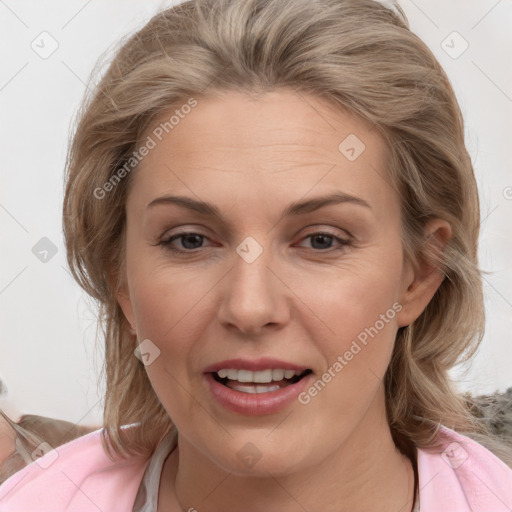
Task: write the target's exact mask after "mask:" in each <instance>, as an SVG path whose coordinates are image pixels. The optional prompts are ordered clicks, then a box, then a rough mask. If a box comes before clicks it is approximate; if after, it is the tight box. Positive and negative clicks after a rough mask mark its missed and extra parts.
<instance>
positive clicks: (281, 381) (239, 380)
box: [212, 368, 312, 394]
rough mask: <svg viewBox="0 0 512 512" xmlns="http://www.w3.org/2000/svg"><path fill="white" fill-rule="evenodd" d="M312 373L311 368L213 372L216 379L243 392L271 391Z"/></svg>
mask: <svg viewBox="0 0 512 512" xmlns="http://www.w3.org/2000/svg"><path fill="white" fill-rule="evenodd" d="M310 373H312V370H310V369H309V368H308V369H307V370H304V371H302V372H297V371H295V370H282V369H268V370H262V371H255V372H253V371H249V370H235V369H222V370H219V371H217V372H212V376H213V378H214V380H215V381H217V382H218V383H220V384H222V385H223V386H225V387H227V388H230V389H233V390H235V391H240V392H242V393H252V394H255V393H269V392H272V391H277V390H279V389H282V388H285V387H287V386H290V385H292V384H295V383H296V382H299V381H300V380H301V379H303V378H304V377H305V376H306V375H309V374H310Z"/></svg>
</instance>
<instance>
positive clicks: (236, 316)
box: [218, 250, 290, 334]
mask: <svg viewBox="0 0 512 512" xmlns="http://www.w3.org/2000/svg"><path fill="white" fill-rule="evenodd" d="M272 263H273V262H272V258H271V256H270V251H269V250H264V251H263V252H262V254H260V255H259V257H258V258H257V259H256V260H255V261H252V262H248V261H246V260H244V259H243V258H242V257H240V256H239V255H238V254H235V256H234V267H233V269H232V270H231V272H229V273H228V276H227V279H226V281H225V283H224V286H223V287H222V290H221V293H222V297H221V300H220V307H219V309H218V319H219V321H220V323H221V324H222V325H223V326H224V327H226V328H228V329H231V330H233V329H235V330H238V331H239V332H241V333H244V334H261V333H262V332H263V331H265V330H268V329H274V330H276V329H279V328H282V327H283V326H284V325H285V324H286V323H287V322H288V321H289V318H290V300H289V299H290V294H289V288H288V287H287V285H286V284H285V282H284V280H283V279H282V278H281V277H280V276H279V275H278V272H276V270H275V268H272V267H275V265H272Z"/></svg>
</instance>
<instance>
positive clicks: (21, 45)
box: [0, 0, 512, 424]
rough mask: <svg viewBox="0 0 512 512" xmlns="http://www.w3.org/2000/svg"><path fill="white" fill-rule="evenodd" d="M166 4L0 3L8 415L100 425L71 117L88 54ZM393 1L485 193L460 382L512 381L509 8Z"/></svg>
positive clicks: (1, 286)
mask: <svg viewBox="0 0 512 512" xmlns="http://www.w3.org/2000/svg"><path fill="white" fill-rule="evenodd" d="M167 5H171V3H170V2H162V1H150V0H145V1H142V0H138V1H133V0H122V1H121V0H108V1H107V0H89V1H76V0H67V1H65V2H64V1H63V0H61V1H41V0H37V1H23V0H22V1H15V0H0V41H1V44H0V66H1V70H0V116H1V117H0V126H1V130H2V132H1V137H0V158H1V169H0V172H1V187H0V240H1V244H2V245H1V247H2V252H1V273H0V311H1V322H2V324H1V325H2V331H1V333H2V336H1V339H0V357H1V359H0V374H1V376H2V378H3V380H4V382H5V384H6V385H7V387H8V389H9V400H10V406H11V410H13V409H17V411H18V412H24V413H32V414H41V415H48V416H53V417H57V418H62V419H66V420H69V421H73V422H77V423H83V424H91V423H96V422H100V421H101V415H102V409H101V396H102V393H103V389H102V387H101V386H98V377H99V369H100V368H101V363H102V344H101V339H100V340H98V341H96V320H95V310H94V308H93V307H91V302H90V301H89V300H88V299H87V297H86V296H85V294H84V293H82V292H81V290H80V288H79V287H78V285H77V284H76V283H75V282H74V281H73V280H72V278H71V277H70V274H69V271H68V270H67V266H66V261H65V253H64V246H63V238H62V231H61V205H62V190H63V169H64V159H65V154H66V147H67V141H68V135H69V129H70V122H71V119H72V117H73V115H74V113H75V110H76V108H77V106H78V104H79V102H80V99H81V97H82V95H83V92H84V90H85V83H86V81H87V78H88V76H89V73H90V72H91V70H92V68H93V66H94V63H95V62H96V60H97V58H98V57H99V56H100V55H101V54H102V53H103V52H104V51H105V50H107V49H108V48H109V47H110V46H111V45H112V44H114V43H115V42H117V41H118V40H119V38H120V37H122V36H123V35H125V34H128V33H132V32H133V31H134V30H136V29H138V28H140V27H141V26H142V25H143V24H144V23H145V22H146V21H147V20H148V19H149V17H150V16H151V15H152V14H154V13H155V12H156V11H157V10H158V9H159V8H162V7H165V6H167ZM400 5H401V6H402V7H403V8H404V10H405V11H406V14H407V16H408V18H409V21H410V23H411V27H412V29H413V30H414V31H415V32H416V33H417V34H418V35H419V36H420V37H421V38H422V39H423V40H424V41H425V42H426V43H427V44H428V45H429V46H430V48H431V49H432V51H433V52H434V53H435V55H436V56H437V58H438V59H439V60H440V62H441V64H442V65H443V66H444V68H445V69H446V71H447V73H448V75H449V77H450V79H451V80H452V83H453V85H454V88H455V90H456V93H457V95H458V98H459V101H460V104H461V107H462V110H463V114H464V116H465V119H466V131H467V143H468V147H469V149H470V152H471V155H472V157H473V161H474V164H475V169H476V174H477V179H478V183H479V187H480V195H481V203H482V219H483V221H482V236H481V246H480V258H481V266H482V267H483V268H484V269H486V270H488V271H490V272H491V273H490V274H489V275H488V276H486V277H485V294H486V309H487V331H486V336H485V339H484V342H483V344H482V346H481V349H480V352H479V354H478V355H477V357H476V358H475V360H474V363H473V364H472V366H471V367H469V368H467V369H465V370H466V371H465V372H463V371H462V370H464V369H459V370H457V371H456V372H455V373H456V374H457V375H458V378H459V382H460V388H461V389H468V390H471V391H473V392H479V393H482V392H492V391H494V390H496V389H499V390H505V389H506V388H507V387H509V386H511V385H512V355H511V354H512V350H511V344H512V336H511V334H510V333H511V331H512V227H511V222H510V220H511V219H512V171H511V163H512V162H511V157H510V144H511V142H512V141H511V133H512V130H511V128H512V68H511V66H510V53H511V49H512V31H511V30H510V27H512V3H511V2H510V1H509V0H499V1H498V0H489V1H483V0H482V1H475V0H473V1H464V0H456V1H454V0H452V1H450V2H446V0H415V1H412V0H402V1H401V2H400ZM42 32H47V33H48V34H50V36H48V35H44V34H43V35H41V33H42ZM453 32H457V33H458V34H453ZM53 40H55V41H56V43H54V42H53ZM465 41H466V42H467V43H465ZM52 44H58V48H57V49H56V51H55V52H54V53H53V54H52V55H50V56H49V57H48V58H45V59H43V58H41V56H40V55H38V53H36V51H34V50H33V49H32V47H31V45H34V46H35V47H36V48H38V51H39V52H40V53H42V52H44V51H47V52H48V51H49V50H51V49H52V46H51V45H52ZM466 44H468V45H469V46H468V48H467V50H466V51H465V52H464V53H462V54H461V55H460V56H458V54H459V53H460V52H461V51H462V50H463V49H464V47H465V45H466ZM447 52H448V53H447ZM449 53H451V56H450V55H449ZM44 56H46V55H44ZM454 57H457V58H454ZM43 237H47V238H48V239H49V240H50V241H51V242H52V243H53V244H54V245H55V248H56V251H57V252H56V254H55V255H54V256H52V253H51V252H49V253H48V255H47V256H46V258H47V261H46V262H43V261H40V259H38V257H36V255H35V254H34V253H33V251H32V249H33V247H34V246H36V249H37V248H38V249H37V250H35V252H36V253H38V252H39V251H41V250H43V249H44V248H45V247H46V246H44V247H39V246H38V245H36V244H38V242H39V241H40V240H41V238H43ZM45 243H47V242H39V244H45ZM39 256H40V257H44V253H43V254H39ZM13 404H14V407H13Z"/></svg>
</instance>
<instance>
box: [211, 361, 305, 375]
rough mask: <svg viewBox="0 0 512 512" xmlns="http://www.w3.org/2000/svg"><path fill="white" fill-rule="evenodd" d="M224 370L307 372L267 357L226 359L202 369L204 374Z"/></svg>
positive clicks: (297, 366)
mask: <svg viewBox="0 0 512 512" xmlns="http://www.w3.org/2000/svg"><path fill="white" fill-rule="evenodd" d="M223 368H225V369H230V368H231V369H235V370H250V371H253V372H257V371H262V370H269V369H270V370H280V369H283V370H295V371H297V372H303V371H305V370H308V369H309V368H308V367H307V366H301V365H298V364H294V363H288V362H286V361H280V360H279V359H272V358H269V357H262V358H260V359H252V360H251V359H241V358H237V359H226V360H225V361H220V362H218V363H214V364H212V365H210V366H207V367H206V368H205V369H204V373H213V372H218V371H219V370H222V369H223Z"/></svg>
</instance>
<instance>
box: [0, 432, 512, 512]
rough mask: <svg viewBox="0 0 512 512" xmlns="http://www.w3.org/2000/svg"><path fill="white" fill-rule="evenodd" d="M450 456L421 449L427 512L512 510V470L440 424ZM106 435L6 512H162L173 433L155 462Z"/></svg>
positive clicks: (7, 491)
mask: <svg viewBox="0 0 512 512" xmlns="http://www.w3.org/2000/svg"><path fill="white" fill-rule="evenodd" d="M441 430H442V431H443V432H444V434H445V435H446V441H445V442H444V445H443V451H441V452H440V453H431V452H429V451H425V450H422V449H419V450H418V452H417V453H418V457H417V460H418V476H419V510H420V511H421V512H511V511H512V469H511V468H509V467H508V466H507V465H506V464H505V463H503V462H502V461H501V460H500V459H498V458H497V457H496V456H495V455H494V454H492V453H491V452H490V451H488V450H487V449H486V448H484V447H483V446H482V445H480V444H478V443H477V442H476V441H473V440H472V439H469V438H468V437H465V436H462V435H461V434H458V433H456V432H454V431H453V430H450V429H447V428H446V427H441ZM100 432H101V430H97V431H95V432H92V433H90V434H87V435H86V436H83V437H80V438H78V439H75V440H74V441H71V442H70V443H67V444H65V445H62V446H60V447H58V448H57V449H56V450H53V451H50V452H49V453H47V454H46V455H44V456H42V457H40V458H39V459H36V461H34V462H32V463H31V464H30V465H28V466H27V467H25V468H23V469H22V470H20V471H18V472H17V473H15V474H14V475H12V476H11V477H10V478H9V479H8V480H6V481H5V482H4V483H3V485H1V486H0V512H60V511H66V512H98V511H101V512H156V503H157V501H156V499H157V496H158V482H159V477H160V472H161V469H162V465H163V462H164V460H165V458H166V457H167V455H168V454H169V453H170V452H171V451H172V450H173V449H174V448H175V446H176V439H177V436H176V432H175V431H173V432H171V433H170V434H169V435H168V436H166V437H165V438H164V439H163V440H162V442H161V443H160V444H159V446H158V447H157V449H156V450H155V452H154V454H153V456H152V457H151V458H150V459H149V460H148V459H147V458H143V457H132V458H130V459H127V460H125V461H122V462H116V463H114V462H112V461H111V460H110V459H109V458H108V456H107V455H106V453H105V452H104V451H103V447H102V444H101V440H100Z"/></svg>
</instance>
